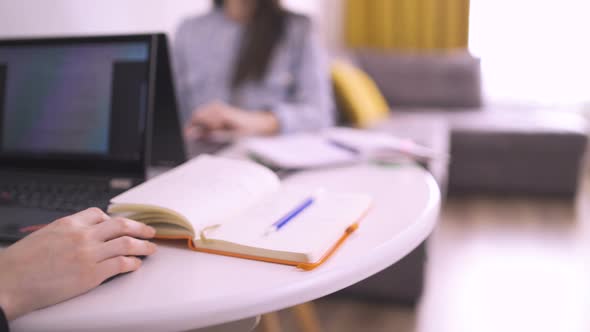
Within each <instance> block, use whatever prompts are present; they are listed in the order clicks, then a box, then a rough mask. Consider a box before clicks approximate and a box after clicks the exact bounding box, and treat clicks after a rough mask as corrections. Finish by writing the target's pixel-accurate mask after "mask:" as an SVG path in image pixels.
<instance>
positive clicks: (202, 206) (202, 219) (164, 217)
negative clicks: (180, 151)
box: [108, 155, 371, 269]
mask: <svg viewBox="0 0 590 332" xmlns="http://www.w3.org/2000/svg"><path fill="white" fill-rule="evenodd" d="M318 189H319V188H318ZM310 199H311V200H312V202H311V203H310V204H308V205H307V206H306V207H305V208H304V209H302V210H301V211H299V213H297V214H296V215H295V216H294V217H293V218H291V219H290V220H289V222H288V223H286V224H284V226H283V227H281V228H280V229H279V230H276V231H274V232H270V233H269V232H268V230H269V227H271V226H272V225H273V224H276V222H277V221H279V220H281V219H283V218H284V217H285V216H286V215H289V214H290V213H292V212H293V209H294V208H295V209H296V208H297V207H298V206H301V203H302V202H306V201H309V200H310ZM370 205H371V198H370V197H369V196H367V195H365V194H358V193H341V192H337V193H336V192H329V191H322V190H312V191H311V192H310V191H309V190H307V189H303V188H301V187H296V186H292V185H286V186H285V185H281V182H280V181H279V179H278V177H277V176H276V175H275V174H274V173H273V172H271V171H270V170H269V169H267V168H265V167H263V166H261V165H258V164H256V163H254V162H251V161H246V160H235V159H228V158H221V157H213V156H209V155H202V156H200V157H198V158H195V159H192V160H190V161H188V162H186V163H184V164H182V165H180V166H179V167H177V168H175V169H173V170H170V171H168V172H166V173H164V174H161V175H159V176H157V177H155V178H153V179H151V180H149V181H147V182H144V183H143V184H141V185H139V186H137V187H134V188H132V189H131V190H129V191H127V192H125V193H123V194H121V195H119V196H116V197H114V198H113V199H112V200H111V205H110V206H109V209H108V211H109V213H110V214H111V215H120V216H124V217H127V218H130V219H134V220H137V221H140V222H144V223H146V224H149V225H151V226H153V227H154V228H156V231H157V233H156V237H158V238H164V239H188V245H189V247H190V248H191V249H194V250H197V251H204V252H210V253H216V254H222V255H229V256H237V257H242V258H249V259H257V260H263V261H269V262H275V263H283V264H290V265H296V266H298V267H300V268H303V269H312V268H314V267H316V266H318V265H319V264H321V263H322V262H324V261H325V260H326V259H327V258H328V257H329V256H330V255H331V254H332V253H333V252H334V251H335V250H336V249H337V248H338V247H339V246H340V245H341V244H342V242H343V241H344V240H345V239H346V238H347V237H348V236H349V235H350V233H351V232H352V231H354V230H355V229H356V228H357V227H358V223H359V222H360V220H361V219H362V218H363V217H364V216H365V214H366V213H367V211H368V210H369V207H370Z"/></svg>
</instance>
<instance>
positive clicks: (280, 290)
mask: <svg viewBox="0 0 590 332" xmlns="http://www.w3.org/2000/svg"><path fill="white" fill-rule="evenodd" d="M285 181H290V182H296V183H297V184H298V185H303V186H310V188H317V187H318V185H321V186H324V187H326V188H327V189H329V190H343V191H358V192H366V193H369V194H371V195H372V196H373V198H374V206H373V208H372V210H371V211H370V212H369V214H368V215H367V217H366V218H365V220H364V221H363V222H362V223H361V225H360V227H359V229H358V231H357V232H355V233H354V235H353V236H351V238H350V239H349V240H347V241H346V242H345V244H344V245H343V246H342V247H341V249H340V250H338V251H337V252H336V253H335V255H334V256H333V257H331V258H330V259H329V260H328V261H327V262H326V263H325V264H324V265H322V266H320V267H319V268H317V269H315V270H313V271H309V272H305V271H302V270H298V269H296V268H294V267H291V266H284V265H278V264H272V263H264V262H257V261H251V260H246V259H239V258H231V257H224V256H218V255H212V254H205V253H198V252H194V251H190V250H188V249H186V247H185V246H186V244H185V243H179V244H170V243H168V244H166V243H163V244H161V245H160V246H159V250H158V252H157V253H156V254H155V255H154V256H152V257H149V258H147V259H146V260H145V261H144V264H143V267H142V268H141V269H140V270H138V271H136V272H134V273H130V274H127V275H123V276H120V277H118V278H116V279H114V280H112V281H110V282H108V283H106V284H104V285H101V286H99V287H98V288H97V289H95V290H93V291H91V292H89V293H87V294H84V295H82V296H79V297H77V298H74V299H71V300H69V301H66V302H63V303H60V304H58V305H55V306H52V307H49V308H46V309H42V310H39V311H36V312H33V313H30V314H28V315H25V316H23V317H21V318H19V319H17V320H15V321H14V322H12V324H11V329H12V331H13V332H16V331H28V332H34V331H60V332H67V331H132V330H136V331H144V332H149V331H184V330H189V329H196V328H201V327H207V326H213V325H216V324H221V323H227V322H231V321H236V320H240V319H243V318H247V317H253V316H256V315H260V314H263V313H267V312H272V311H276V310H279V309H283V308H286V307H290V306H293V305H296V304H300V303H304V302H307V301H311V300H314V299H317V298H320V297H322V296H325V295H327V294H330V293H332V292H335V291H337V290H340V289H342V288H345V287H347V286H349V285H352V284H354V283H356V282H358V281H361V280H363V279H365V278H367V277H369V276H371V275H373V274H375V273H377V272H379V271H381V270H383V269H385V268H386V267H388V266H390V265H392V264H394V263H395V262H397V261H398V260H400V259H401V258H402V257H404V256H405V255H407V254H408V253H409V252H410V251H411V250H413V249H414V248H415V247H416V246H417V245H418V244H419V243H421V242H422V241H424V240H425V239H426V237H427V236H428V235H429V234H430V232H431V231H432V230H433V227H434V226H435V224H436V220H437V216H438V212H439V208H440V193H439V190H438V186H437V184H436V183H435V181H434V179H433V178H432V176H431V175H430V174H429V173H428V172H427V171H425V170H423V169H422V168H420V167H418V166H413V165H406V166H388V167H385V166H378V165H358V166H350V167H342V168H335V169H329V170H316V171H307V172H302V173H298V174H296V175H293V176H292V177H289V178H287V179H286V180H285ZM195 199H197V198H195Z"/></svg>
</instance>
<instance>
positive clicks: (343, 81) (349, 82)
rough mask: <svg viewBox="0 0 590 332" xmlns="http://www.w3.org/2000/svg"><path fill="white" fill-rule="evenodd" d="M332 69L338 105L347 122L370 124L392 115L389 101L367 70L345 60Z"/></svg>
mask: <svg viewBox="0 0 590 332" xmlns="http://www.w3.org/2000/svg"><path fill="white" fill-rule="evenodd" d="M331 71H332V82H333V86H334V93H335V94H336V98H337V101H338V106H339V108H340V109H341V110H342V111H343V112H344V116H345V117H346V120H348V121H347V122H349V123H350V124H352V125H354V126H357V127H368V126H370V125H371V124H373V123H375V122H377V121H379V120H382V119H384V118H386V117H388V115H389V106H388V105H387V101H385V98H383V95H382V94H381V92H380V91H379V88H377V86H376V85H375V82H374V81H373V80H372V79H371V78H370V77H369V76H368V75H367V74H366V73H365V72H363V71H362V70H361V69H359V68H357V67H355V66H354V65H352V64H350V63H347V62H344V61H337V62H334V63H333V64H332V68H331Z"/></svg>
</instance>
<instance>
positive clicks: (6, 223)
mask: <svg viewBox="0 0 590 332" xmlns="http://www.w3.org/2000/svg"><path fill="white" fill-rule="evenodd" d="M68 214H69V213H67V212H59V211H50V210H42V209H31V208H20V207H0V241H8V242H14V241H17V240H19V239H21V238H23V237H25V236H27V235H28V234H30V233H32V232H33V231H35V230H36V229H38V227H36V226H37V225H44V224H48V223H50V222H52V221H54V220H55V219H59V218H61V217H65V216H66V215H68Z"/></svg>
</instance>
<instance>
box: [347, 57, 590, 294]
mask: <svg viewBox="0 0 590 332" xmlns="http://www.w3.org/2000/svg"><path fill="white" fill-rule="evenodd" d="M357 62H358V64H359V66H360V67H361V68H362V69H364V70H365V71H366V72H367V73H368V74H369V75H370V76H371V77H372V78H373V79H374V80H375V82H376V83H377V85H378V87H379V88H380V90H381V92H382V93H383V94H384V96H385V98H386V99H387V101H388V103H389V104H390V106H391V109H392V116H391V118H390V119H389V120H387V121H385V122H384V123H381V124H378V125H377V128H378V129H379V130H388V131H390V132H392V133H394V134H397V135H400V136H406V137H409V138H413V139H415V140H417V141H419V142H421V143H422V144H426V145H429V146H431V147H433V148H435V149H438V150H440V151H442V152H449V153H450V156H451V157H450V162H449V163H448V164H446V163H442V162H440V161H438V162H437V161H435V162H431V163H429V164H428V165H425V166H426V167H427V168H428V169H429V170H431V172H432V173H433V174H434V176H435V178H436V179H437V180H438V181H439V184H440V186H441V188H442V190H443V191H446V192H447V194H449V195H465V194H472V193H498V194H502V195H506V194H511V195H528V196H530V195H554V196H555V195H557V196H561V197H565V198H567V199H571V198H573V197H574V196H575V194H576V192H577V188H578V178H579V175H580V173H581V171H582V168H583V160H584V159H585V158H584V154H585V151H586V146H587V142H588V129H589V128H588V124H587V122H586V119H585V118H584V117H583V116H581V115H579V114H575V113H573V112H569V111H567V110H563V111H555V110H553V111H546V110H545V111H544V110H538V109H531V108H528V109H527V108H522V107H520V108H508V107H502V106H493V105H485V103H484V101H483V99H482V91H481V77H480V76H481V74H480V61H479V59H477V58H474V57H472V56H471V55H470V54H468V53H464V52H459V53H445V54H431V55H412V54H395V53H376V52H367V51H365V52H359V54H358V56H357ZM426 253H427V250H426V244H423V245H421V246H420V247H418V248H417V249H416V250H415V251H414V252H413V253H412V254H410V255H409V256H407V257H406V258H405V259H404V260H402V261H401V262H399V263H398V264H395V265H393V266H392V267H390V268H388V269H386V270H384V271H382V272H381V273H379V274H377V275H375V276H373V277H372V278H369V279H367V280H365V281H363V282H361V283H359V284H356V285H353V286H352V287H349V288H348V289H346V290H344V291H342V292H341V293H340V294H341V295H347V296H349V295H354V296H362V297H369V298H375V299H380V300H387V301H393V302H398V303H410V304H412V303H416V301H417V300H419V297H420V295H421V293H422V284H423V278H424V264H425V261H426V259H427V255H426Z"/></svg>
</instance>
